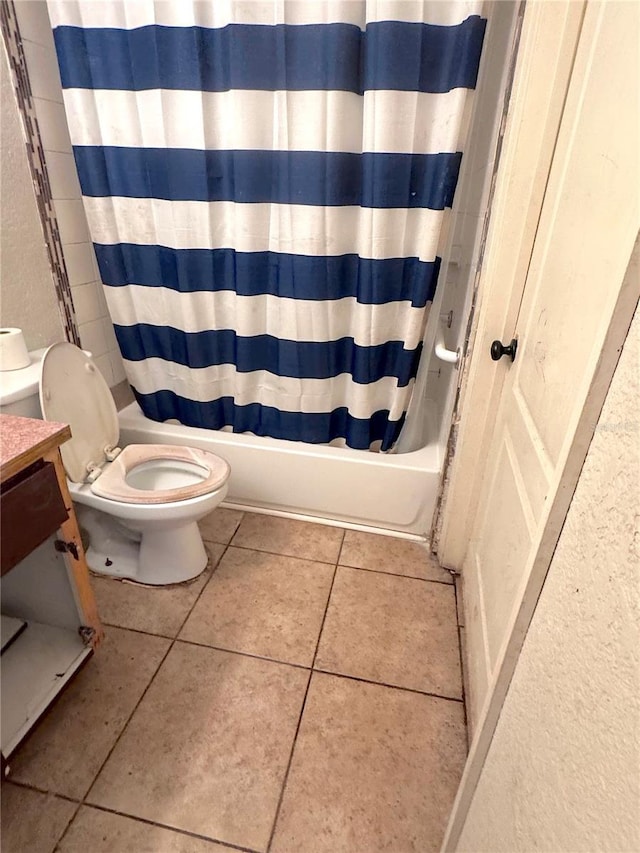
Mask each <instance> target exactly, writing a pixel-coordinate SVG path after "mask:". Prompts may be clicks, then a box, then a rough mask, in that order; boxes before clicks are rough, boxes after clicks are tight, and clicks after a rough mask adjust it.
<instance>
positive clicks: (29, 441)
mask: <svg viewBox="0 0 640 853" xmlns="http://www.w3.org/2000/svg"><path fill="white" fill-rule="evenodd" d="M70 438H71V427H70V426H69V425H68V424H60V423H57V422H56V421H41V420H37V419H36V418H22V417H19V416H18V415H0V482H4V481H5V480H6V479H8V478H9V477H13V476H14V475H15V474H17V473H18V472H19V471H21V470H22V469H23V468H26V467H27V465H31V463H32V462H35V461H36V460H38V459H40V458H41V457H42V456H43V455H44V454H45V453H47V451H49V450H52V449H53V448H54V447H58V446H59V445H60V444H64V442H65V441H68V440H69V439H70Z"/></svg>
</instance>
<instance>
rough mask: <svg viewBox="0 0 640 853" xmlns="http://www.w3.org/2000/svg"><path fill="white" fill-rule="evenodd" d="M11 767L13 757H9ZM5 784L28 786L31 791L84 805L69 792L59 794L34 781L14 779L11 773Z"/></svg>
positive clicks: (3, 781)
mask: <svg viewBox="0 0 640 853" xmlns="http://www.w3.org/2000/svg"><path fill="white" fill-rule="evenodd" d="M8 763H9V767H11V759H9V762H8ZM2 784H3V785H5V784H6V785H17V786H18V787H19V788H26V789H27V790H29V791H36V792H37V793H38V794H46V795H47V796H49V797H57V798H58V799H59V800H65V801H66V802H68V803H75V805H77V806H81V805H82V800H80V799H76V798H75V797H70V796H69V795H68V794H58V793H57V792H56V791H49V790H48V789H47V788H41V787H40V786H39V785H36V784H35V783H34V782H23V781H22V780H21V779H14V778H13V777H12V776H11V774H9V776H8V777H7V778H5V779H3V780H2Z"/></svg>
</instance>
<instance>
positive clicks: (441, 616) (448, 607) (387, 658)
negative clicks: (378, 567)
mask: <svg viewBox="0 0 640 853" xmlns="http://www.w3.org/2000/svg"><path fill="white" fill-rule="evenodd" d="M315 666H316V668H317V669H323V670H327V671H329V672H337V673H341V674H344V675H352V676H355V677H357V678H365V679H370V680H371V681H380V682H383V683H386V684H393V685H396V686H398V687H408V688H411V689H413V690H424V691H425V692H427V693H437V694H438V695H439V696H449V697H453V698H457V699H460V698H462V683H461V675H460V655H459V652H458V626H457V624H456V605H455V597H454V592H453V587H452V586H449V585H445V584H436V583H428V582H426V581H420V580H415V579H414V578H402V577H393V576H391V575H385V574H381V573H378V572H361V571H359V570H358V569H349V568H344V567H342V566H339V567H338V571H337V573H336V579H335V582H334V585H333V590H332V593H331V599H330V601H329V607H328V610H327V617H326V619H325V623H324V628H323V629H322V637H321V638H320V646H319V648H318V656H317V659H316V663H315Z"/></svg>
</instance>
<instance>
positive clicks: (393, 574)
mask: <svg viewBox="0 0 640 853" xmlns="http://www.w3.org/2000/svg"><path fill="white" fill-rule="evenodd" d="M339 567H340V568H341V569H355V570H356V571H358V572H372V573H373V574H374V575H388V576H389V577H391V578H407V579H408V580H410V581H423V582H424V583H437V584H439V585H440V586H449V587H452V586H455V584H454V583H452V582H449V581H438V580H435V579H434V578H419V577H416V575H399V574H398V573H397V572H386V571H385V570H384V569H368V568H365V567H364V566H349V565H347V564H346V563H339ZM457 622H458V617H457V615H456V624H457Z"/></svg>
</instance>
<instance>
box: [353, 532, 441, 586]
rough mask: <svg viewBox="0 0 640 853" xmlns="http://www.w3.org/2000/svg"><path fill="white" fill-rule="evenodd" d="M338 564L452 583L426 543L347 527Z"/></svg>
mask: <svg viewBox="0 0 640 853" xmlns="http://www.w3.org/2000/svg"><path fill="white" fill-rule="evenodd" d="M340 563H341V564H342V565H343V566H353V567H354V568H356V569H374V570H375V571H378V572H390V573H391V574H392V575H406V576H407V577H413V578H423V580H432V581H442V582H443V583H453V581H452V579H451V575H450V574H449V572H446V571H445V570H444V569H441V568H440V566H439V565H438V561H437V560H436V559H435V557H433V556H432V555H431V553H430V552H429V550H428V549H427V547H426V546H425V545H421V544H420V543H419V542H409V541H408V540H407V539H394V538H393V537H392V536H381V535H379V534H377V533H361V532H360V531H358V530H347V531H346V533H345V536H344V543H343V545H342V553H341V554H340Z"/></svg>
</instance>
